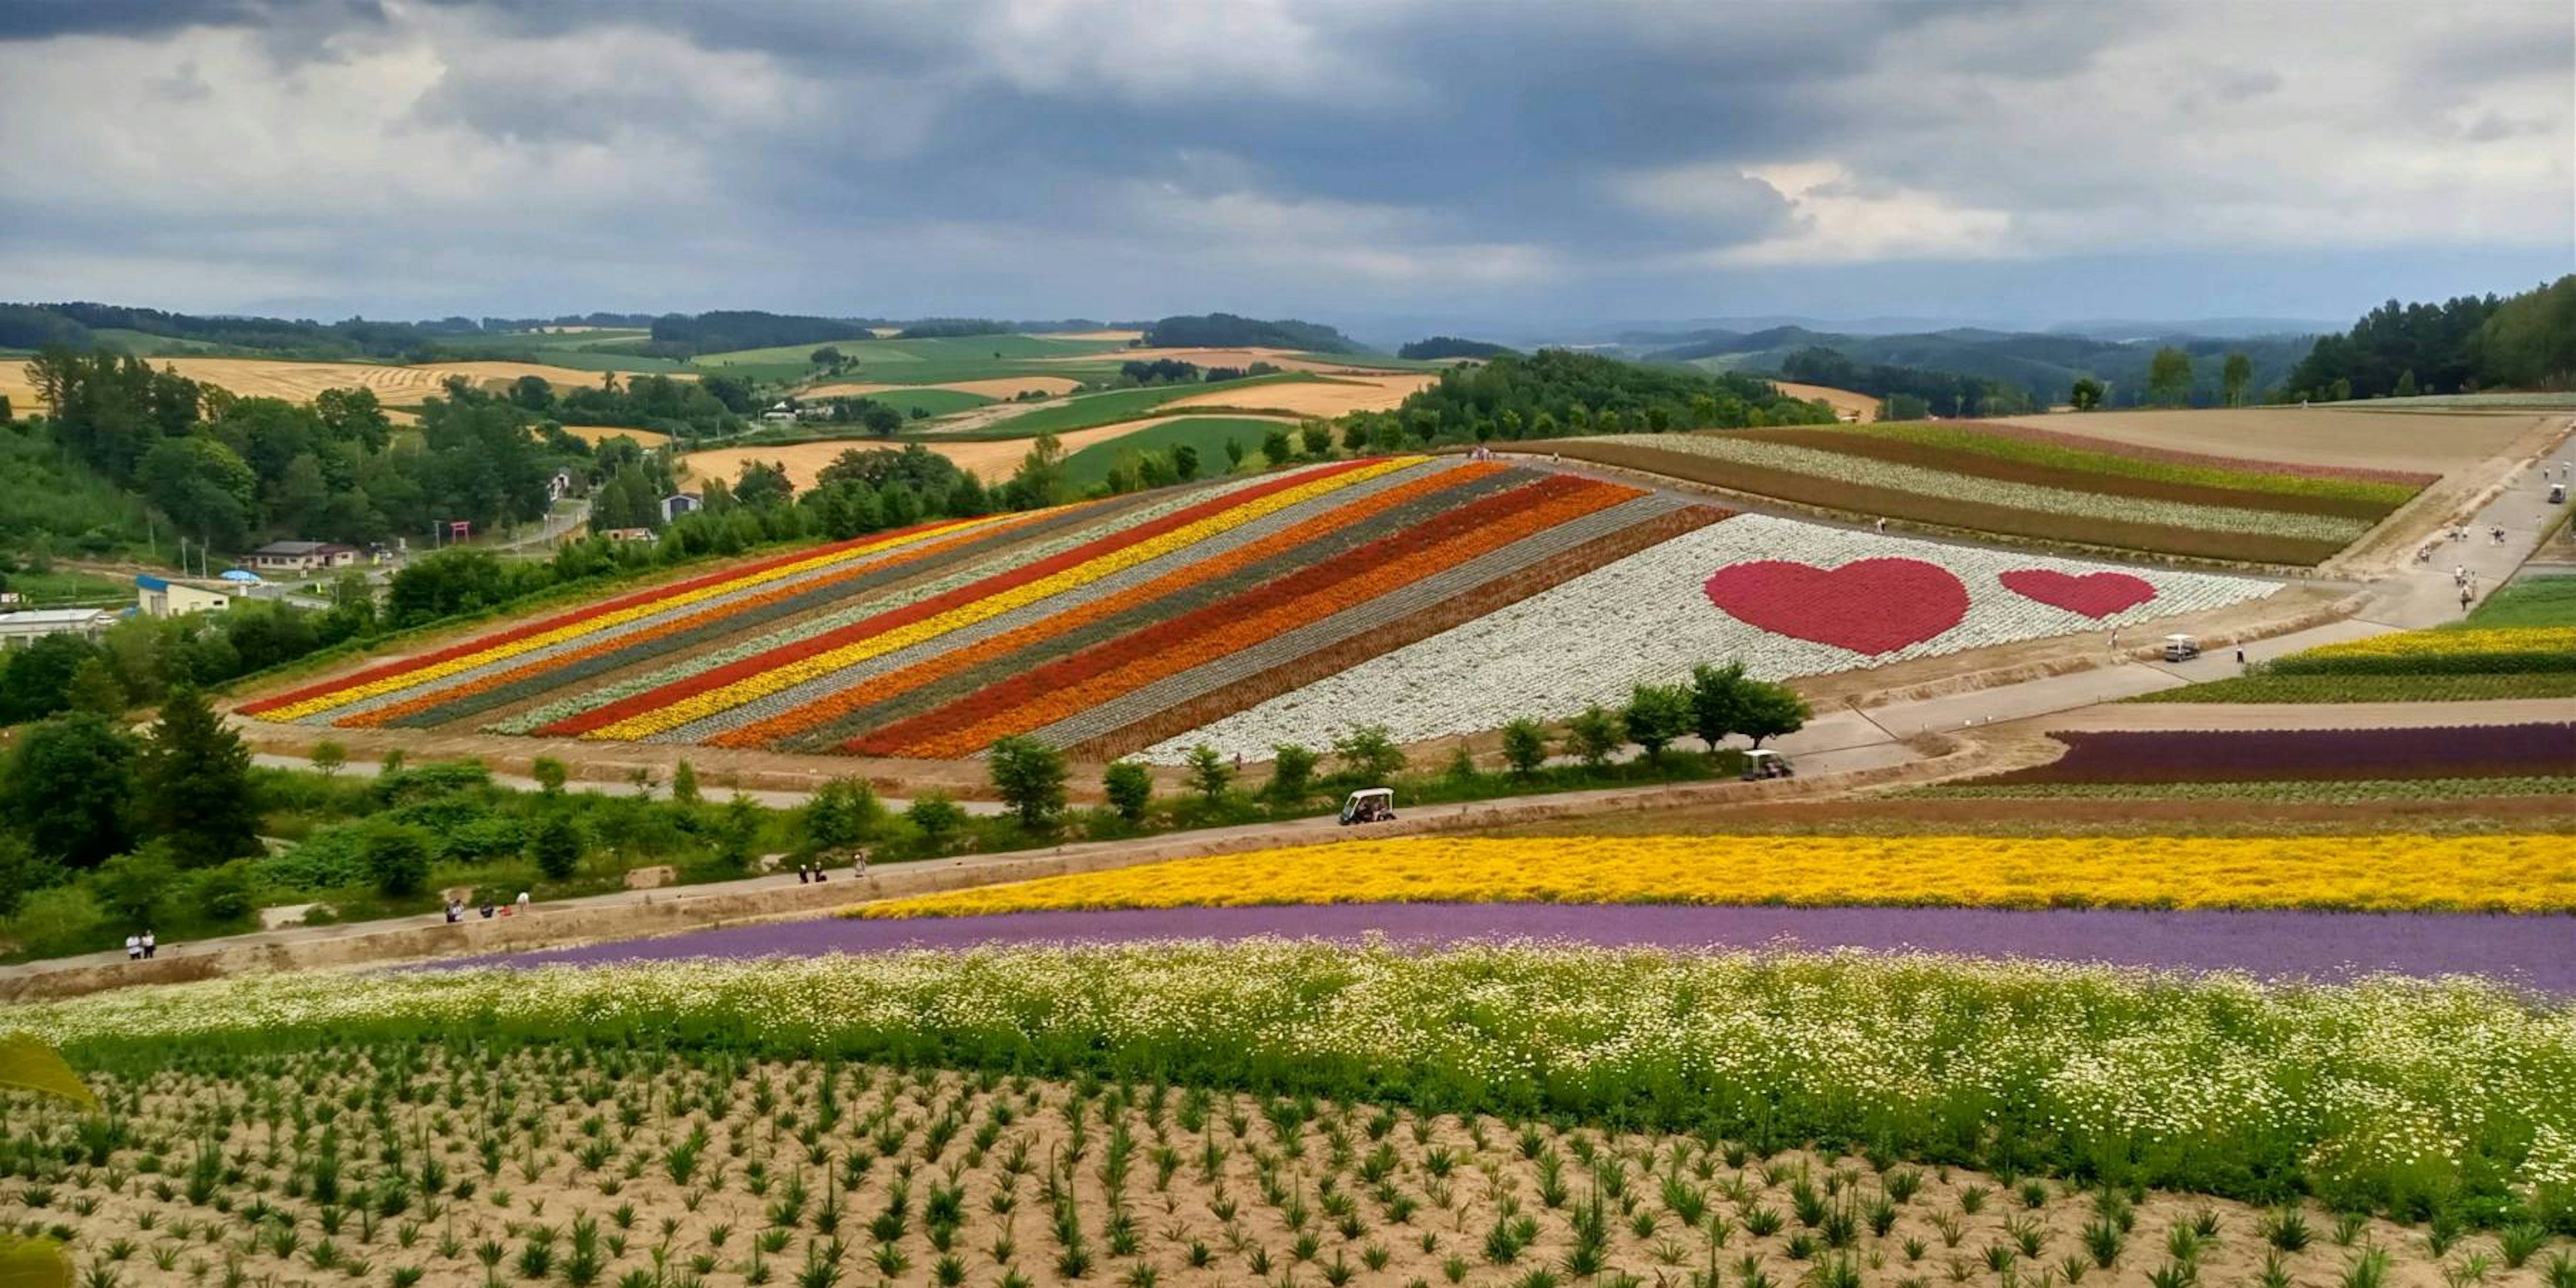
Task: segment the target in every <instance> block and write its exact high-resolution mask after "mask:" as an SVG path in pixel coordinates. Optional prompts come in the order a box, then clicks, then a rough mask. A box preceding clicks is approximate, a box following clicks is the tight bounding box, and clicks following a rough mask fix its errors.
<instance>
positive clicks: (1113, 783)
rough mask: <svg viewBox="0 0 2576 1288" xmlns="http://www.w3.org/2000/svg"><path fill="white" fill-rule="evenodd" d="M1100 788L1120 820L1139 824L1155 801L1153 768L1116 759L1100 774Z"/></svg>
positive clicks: (1132, 825)
mask: <svg viewBox="0 0 2576 1288" xmlns="http://www.w3.org/2000/svg"><path fill="white" fill-rule="evenodd" d="M1100 791H1101V794H1103V795H1105V796H1107V797H1108V798H1109V808H1110V809H1112V810H1114V811H1116V812H1117V814H1118V817H1119V819H1120V820H1121V821H1123V822H1125V823H1126V824H1127V825H1128V826H1130V827H1134V826H1137V825H1138V824H1141V823H1143V822H1144V821H1145V808H1146V807H1147V806H1148V805H1151V804H1152V803H1153V801H1154V774H1153V771H1151V770H1148V769H1147V768H1145V767H1144V766H1143V765H1139V764H1137V763H1135V762H1134V761H1128V760H1121V761H1116V762H1114V763H1112V764H1111V765H1110V766H1109V768H1108V769H1107V770H1105V771H1103V772H1102V773H1101V775H1100Z"/></svg>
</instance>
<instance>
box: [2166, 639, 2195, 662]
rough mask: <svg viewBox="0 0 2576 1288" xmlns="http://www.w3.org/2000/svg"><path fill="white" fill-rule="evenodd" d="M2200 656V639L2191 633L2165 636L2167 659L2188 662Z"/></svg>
mask: <svg viewBox="0 0 2576 1288" xmlns="http://www.w3.org/2000/svg"><path fill="white" fill-rule="evenodd" d="M2198 656H2200V641H2199V640H2197V639H2194V638H2192V637H2191V636H2189V635H2168V636H2166V637H2165V660H2166V661H2168V662H2188V661H2190V660H2192V659H2193V658H2196V657H2198Z"/></svg>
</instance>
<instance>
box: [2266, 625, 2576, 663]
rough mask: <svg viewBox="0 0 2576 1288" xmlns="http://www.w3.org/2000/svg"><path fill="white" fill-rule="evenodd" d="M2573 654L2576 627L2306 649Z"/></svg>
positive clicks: (2356, 653)
mask: <svg viewBox="0 0 2576 1288" xmlns="http://www.w3.org/2000/svg"><path fill="white" fill-rule="evenodd" d="M2551 651H2555V652H2560V653H2576V626H2498V627H2491V628H2488V629H2483V630H2443V631H2403V632H2400V633H2398V634H2395V635H2374V636H2371V637H2369V638H2367V639H2357V640H2346V641H2345V642H2343V643H2341V644H2326V645H2321V646H2319V647H2317V648H2312V649H2309V650H2308V651H2307V652H2306V654H2305V656H2308V657H2441V656H2444V655H2447V654H2455V653H2525V652H2531V653H2538V652H2551Z"/></svg>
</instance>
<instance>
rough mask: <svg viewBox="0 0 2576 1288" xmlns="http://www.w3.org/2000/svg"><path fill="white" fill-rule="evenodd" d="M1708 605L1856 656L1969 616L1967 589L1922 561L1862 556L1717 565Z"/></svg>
mask: <svg viewBox="0 0 2576 1288" xmlns="http://www.w3.org/2000/svg"><path fill="white" fill-rule="evenodd" d="M1705 589H1706V591H1707V593H1708V600H1709V602H1710V603H1712V604H1715V605H1717V606H1718V608H1719V609H1721V610H1723V611H1724V612H1725V613H1726V614H1727V615H1728V616H1730V617H1733V618H1735V619H1736V620H1737V621H1740V622H1743V623H1744V624H1745V625H1748V626H1755V627H1759V628H1761V629H1763V630H1766V631H1773V632H1776V633H1778V634H1781V635H1787V636H1790V637H1791V638H1793V639H1802V640H1808V641H1812V642H1814V643H1817V644H1831V645H1833V646H1834V647H1836V648H1847V649H1850V650H1851V651H1853V652H1855V653H1868V654H1879V653H1893V652H1895V651H1896V650H1898V649H1901V648H1904V647H1906V646H1908V645H1911V644H1919V643H1921V642H1923V641H1924V640H1928V639H1930V638H1932V637H1933V636H1935V635H1938V634H1940V633H1941V632H1943V631H1946V630H1949V629H1950V628H1951V627H1954V626H1957V625H1958V624H1959V623H1960V622H1961V621H1962V620H1964V619H1966V617H1967V615H1968V588H1967V586H1965V585H1964V584H1962V583H1961V582H1960V581H1959V579H1958V577H1957V576H1956V575H1954V574H1952V573H1951V572H1950V570H1949V569H1946V568H1943V567H1941V566H1940V565H1939V564H1932V563H1925V562H1924V561H1922V560H1920V559H1862V560H1858V561H1856V562H1853V563H1847V564H1844V565H1843V566H1842V567H1840V568H1832V569H1826V568H1818V567H1816V566H1814V565H1813V564H1803V563H1792V562H1789V561H1787V560H1781V559H1763V560H1757V561H1755V562H1752V563H1740V564H1733V565H1730V566H1728V567H1725V568H1720V569H1718V570H1717V575H1716V576H1713V577H1711V578H1709V579H1708V583H1707V585H1706V587H1705Z"/></svg>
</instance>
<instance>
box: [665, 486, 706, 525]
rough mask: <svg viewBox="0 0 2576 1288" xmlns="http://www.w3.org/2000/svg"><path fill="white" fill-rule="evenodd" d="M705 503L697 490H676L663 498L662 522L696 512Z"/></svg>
mask: <svg viewBox="0 0 2576 1288" xmlns="http://www.w3.org/2000/svg"><path fill="white" fill-rule="evenodd" d="M701 504H703V502H701V501H700V500H699V498H698V494H697V493H695V492H675V493H672V494H671V495H669V496H666V497H663V498H662V522H664V523H669V522H670V521H671V520H673V519H676V518H679V517H680V516H681V515H684V514H694V513H696V512H697V509H698V506H699V505H701Z"/></svg>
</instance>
